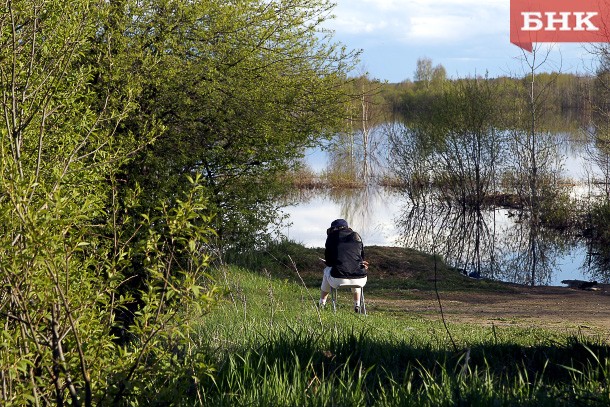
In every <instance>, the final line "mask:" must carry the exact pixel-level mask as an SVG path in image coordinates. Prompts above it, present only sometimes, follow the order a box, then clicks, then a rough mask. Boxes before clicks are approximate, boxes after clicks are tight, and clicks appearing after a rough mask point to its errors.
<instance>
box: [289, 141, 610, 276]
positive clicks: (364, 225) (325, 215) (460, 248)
mask: <svg viewBox="0 0 610 407" xmlns="http://www.w3.org/2000/svg"><path fill="white" fill-rule="evenodd" d="M563 148H565V151H563V157H564V160H563V163H562V166H563V176H564V177H566V178H568V179H570V180H573V181H574V183H575V185H574V187H573V188H572V193H571V194H572V196H580V197H582V196H584V195H587V194H589V193H591V191H590V187H586V186H585V185H586V184H585V183H584V181H583V180H585V179H586V178H587V177H590V176H591V174H592V169H591V168H590V166H588V163H587V160H586V158H584V156H583V155H582V154H581V152H582V149H579V148H578V147H574V146H570V145H569V144H567V145H564V147H563ZM326 160H327V157H326V155H325V154H324V153H323V152H321V151H310V152H309V153H308V156H307V161H308V164H309V165H310V167H311V168H313V169H314V170H316V171H318V172H319V171H321V170H322V169H323V168H324V165H325V163H326ZM295 201H296V202H297V203H295V204H291V205H288V206H286V207H285V208H284V210H283V211H284V213H285V214H287V215H288V216H289V222H288V223H287V225H286V226H285V227H284V229H283V230H282V232H283V234H284V235H285V236H286V237H287V238H288V239H290V240H294V241H296V242H299V243H302V244H304V245H305V246H307V247H323V246H324V242H325V239H326V229H327V228H328V227H329V225H330V222H331V221H332V220H334V219H337V218H344V219H347V220H348V222H349V223H350V226H351V227H352V228H353V229H354V230H356V231H358V232H359V233H360V234H361V235H362V238H363V241H364V243H365V245H366V246H398V247H410V248H414V249H417V250H422V251H425V252H428V253H437V254H439V255H441V256H442V257H443V259H444V260H445V262H446V263H448V264H449V265H450V266H452V267H455V268H456V272H462V273H464V274H471V275H475V276H481V277H484V278H493V279H497V280H501V281H508V282H514V283H521V284H531V285H550V286H561V285H562V283H561V281H562V280H566V279H578V280H589V281H593V280H596V281H598V282H608V280H609V279H608V277H607V276H608V275H609V274H610V272H608V270H604V269H600V267H599V266H596V263H595V261H592V255H591V252H592V249H591V248H590V247H589V245H588V243H587V240H586V239H584V238H579V237H574V236H563V235H562V234H561V233H559V232H556V231H549V230H541V231H539V230H537V229H536V230H532V229H531V228H529V227H528V224H527V221H526V220H525V219H521V218H520V217H519V215H518V214H517V213H515V211H514V210H509V209H502V208H497V209H492V210H486V211H482V212H479V213H472V212H463V211H461V210H455V209H447V208H443V207H440V208H439V207H435V208H431V207H419V206H414V205H413V203H412V202H411V201H410V200H409V199H408V198H407V197H406V196H404V195H402V194H401V193H400V192H398V191H397V190H394V189H390V188H383V187H379V186H369V187H366V188H362V189H353V190H340V191H339V190H334V189H319V190H314V191H305V192H302V193H301V194H300V196H299V197H298V198H297V199H296V200H295ZM593 260H594V259H593ZM372 270H374V268H373V269H372Z"/></svg>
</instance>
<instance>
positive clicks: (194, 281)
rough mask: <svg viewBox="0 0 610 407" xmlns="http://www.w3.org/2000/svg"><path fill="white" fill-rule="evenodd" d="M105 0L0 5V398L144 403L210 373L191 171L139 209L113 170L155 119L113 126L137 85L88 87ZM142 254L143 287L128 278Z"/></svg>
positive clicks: (199, 224) (197, 200)
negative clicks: (202, 345) (197, 344)
mask: <svg viewBox="0 0 610 407" xmlns="http://www.w3.org/2000/svg"><path fill="white" fill-rule="evenodd" d="M106 6H108V3H107V2H103V1H101V2H100V1H52V0H50V1H45V0H37V1H29V0H28V1H12V2H7V3H6V7H7V8H6V9H3V10H2V12H1V14H0V43H1V44H2V46H1V47H0V93H1V97H0V110H1V111H2V116H3V118H4V119H3V120H2V122H1V123H2V124H1V125H0V321H1V324H2V352H0V386H1V387H0V400H1V402H0V403H1V404H2V405H6V406H12V405H15V406H21V405H51V404H56V405H64V404H72V405H86V406H92V405H94V404H95V405H100V404H113V405H123V404H131V405H135V404H137V403H138V402H140V401H141V402H143V403H144V404H148V403H147V402H146V401H151V400H155V399H162V398H163V397H166V399H169V398H170V397H169V396H167V393H168V389H174V388H175V387H176V386H181V388H186V387H189V388H192V386H193V382H194V380H195V377H200V376H201V375H204V374H207V373H209V372H210V370H209V365H208V364H207V363H205V360H204V359H203V357H202V356H201V355H199V354H197V353H195V352H193V351H192V347H190V344H191V342H190V339H189V338H190V337H189V330H188V325H189V324H188V321H189V318H188V317H190V316H193V315H201V314H202V313H203V312H205V310H207V307H208V305H209V304H210V303H211V302H212V301H213V299H214V289H213V285H212V284H211V281H210V280H209V279H207V278H206V277H205V270H206V269H207V264H208V260H209V259H208V256H207V255H206V253H207V251H206V250H207V249H206V247H207V246H206V244H207V243H206V242H207V241H208V240H207V239H209V238H210V237H211V236H213V234H212V231H211V229H210V227H209V224H210V222H211V219H210V218H207V217H202V216H201V213H202V212H205V211H206V208H205V205H206V197H205V195H204V194H203V192H202V190H203V187H202V186H201V185H200V182H199V181H200V180H199V179H195V180H191V183H190V184H189V188H188V189H186V191H187V192H184V193H180V194H176V195H175V196H174V197H173V198H172V199H171V200H167V201H165V202H164V203H163V205H162V206H161V208H160V209H159V210H157V211H155V213H156V214H158V215H154V216H144V215H143V214H140V213H138V211H137V207H138V205H139V203H140V200H141V199H142V198H141V192H139V190H138V189H137V188H133V189H131V190H127V189H124V190H123V191H122V194H121V195H119V194H118V187H117V185H118V183H120V182H121V180H120V179H118V178H117V168H118V167H120V166H121V165H123V164H126V163H127V162H128V160H129V158H130V156H131V155H133V153H134V152H135V151H137V150H138V149H140V148H142V147H143V146H144V145H146V144H147V143H149V142H150V141H151V140H152V139H153V138H154V135H155V134H156V132H157V130H158V129H156V126H155V124H154V120H151V121H150V123H148V124H147V126H148V127H149V130H150V131H147V132H143V133H140V134H138V140H136V139H135V137H133V134H132V133H130V132H124V133H121V135H120V137H119V136H118V134H117V132H116V130H117V128H119V127H120V126H121V123H122V121H123V120H125V117H126V116H128V115H130V114H133V113H134V112H135V110H136V106H135V105H134V104H133V103H132V101H131V100H130V98H129V96H130V94H131V93H132V92H137V86H130V85H129V84H130V82H129V81H126V82H125V84H124V86H123V87H122V88H121V91H117V92H114V91H112V90H111V89H108V88H103V87H97V88H96V87H95V86H93V85H92V84H93V83H94V82H95V80H96V72H97V69H98V68H97V66H96V62H98V61H102V60H103V61H104V62H105V63H108V64H109V65H111V64H112V58H113V54H112V53H109V54H108V53H101V52H99V51H100V48H97V45H99V43H98V42H97V40H98V38H97V37H96V36H97V35H98V34H99V33H100V32H101V28H100V25H101V24H102V23H103V22H104V21H106V20H105V19H106V18H107V17H108V16H107V15H106V14H105V13H106V11H108V10H107V7H106ZM96 52H97V53H96ZM92 54H95V56H96V57H97V58H98V59H97V60H95V58H93V60H92ZM113 74H114V75H118V73H117V72H116V71H115V72H113ZM100 100H101V101H104V102H103V103H100ZM178 198H181V199H180V200H179V199H178ZM119 200H120V201H121V202H120V203H119ZM138 231H145V234H146V237H145V238H144V239H134V234H135V233H137V232H138ZM137 243H142V244H141V245H138V244H137ZM139 258H143V259H144V262H143V266H144V267H143V268H142V269H141V270H139V271H140V272H141V275H140V276H139V278H140V280H139V282H140V283H141V284H140V285H139V286H138V288H139V290H140V292H138V291H136V290H135V289H132V290H125V289H124V288H125V287H126V286H127V285H128V284H129V282H130V281H131V280H132V278H133V277H132V275H130V272H131V271H132V270H133V262H134V260H135V259H139ZM134 303H135V304H137V306H136V307H133V304H134ZM127 312H131V313H133V315H132V318H131V323H130V324H124V321H119V319H118V318H117V315H119V314H125V313H127ZM119 322H121V323H119ZM121 329H122V330H124V331H125V333H124V334H123V335H122V338H123V339H124V340H123V341H118V340H117V338H116V337H115V336H114V333H116V332H117V331H118V330H121ZM168 372H171V373H172V374H171V375H170V374H167V377H166V376H164V375H163V373H168ZM160 373H161V375H160Z"/></svg>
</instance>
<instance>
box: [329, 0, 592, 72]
mask: <svg viewBox="0 0 610 407" xmlns="http://www.w3.org/2000/svg"><path fill="white" fill-rule="evenodd" d="M335 2H336V3H337V6H336V7H335V9H334V10H333V14H334V15H335V18H334V19H332V20H330V21H328V22H327V23H326V24H325V27H326V28H329V29H332V30H333V31H334V33H335V35H334V38H335V40H337V41H339V42H341V43H343V44H345V45H346V46H347V47H348V48H350V49H361V50H362V55H361V58H360V59H361V63H360V65H359V67H358V68H357V71H358V72H356V73H361V72H368V74H369V76H370V77H371V78H375V79H380V80H387V81H389V82H401V81H404V80H407V79H409V80H413V74H414V72H415V68H416V65H417V60H418V58H424V57H425V58H430V59H431V60H432V63H433V65H434V66H436V65H439V64H440V65H442V66H444V67H445V69H446V71H447V76H448V77H450V78H464V77H472V76H484V75H485V74H488V75H489V76H490V77H497V76H504V75H507V76H523V75H524V74H525V73H526V72H527V70H528V69H529V68H528V66H527V64H525V63H524V60H523V59H524V57H528V58H531V54H529V53H527V52H525V55H524V51H522V50H521V49H520V48H518V47H517V46H515V45H513V44H511V43H510V14H509V13H510V0H335ZM539 46H540V47H541V48H540V51H539V52H540V53H541V52H544V54H546V51H547V49H550V54H549V58H548V59H547V63H545V64H544V66H542V67H541V68H540V69H539V72H544V71H547V72H548V71H561V72H564V73H580V74H587V73H591V72H592V66H594V64H595V60H594V58H593V56H592V55H591V53H590V52H588V51H587V49H586V47H585V44H577V43H571V44H569V43H562V44H540V45H539ZM540 53H539V55H541V54H540Z"/></svg>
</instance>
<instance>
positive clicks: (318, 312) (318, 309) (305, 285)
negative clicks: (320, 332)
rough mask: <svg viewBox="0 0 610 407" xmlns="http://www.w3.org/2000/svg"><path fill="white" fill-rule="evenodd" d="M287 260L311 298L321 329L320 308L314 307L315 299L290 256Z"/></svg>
mask: <svg viewBox="0 0 610 407" xmlns="http://www.w3.org/2000/svg"><path fill="white" fill-rule="evenodd" d="M288 258H289V259H290V263H291V264H292V268H293V269H294V271H295V272H296V273H297V276H298V277H299V280H301V283H302V284H303V287H305V291H306V292H307V293H308V294H309V297H310V298H311V301H312V302H313V303H314V308H315V309H316V313H317V314H318V321H320V327H321V328H323V327H324V325H323V324H322V314H321V313H320V308H319V307H316V306H315V302H316V299H315V298H314V297H313V296H312V295H311V293H310V292H309V290H308V289H307V284H305V281H304V280H303V277H301V273H299V269H298V268H297V265H296V264H295V262H294V260H292V257H290V255H288Z"/></svg>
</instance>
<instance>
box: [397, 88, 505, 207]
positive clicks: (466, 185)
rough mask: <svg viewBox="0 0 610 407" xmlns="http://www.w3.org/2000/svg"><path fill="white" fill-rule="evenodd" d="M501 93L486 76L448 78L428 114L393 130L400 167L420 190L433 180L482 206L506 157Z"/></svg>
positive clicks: (451, 199)
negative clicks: (500, 101) (454, 80)
mask: <svg viewBox="0 0 610 407" xmlns="http://www.w3.org/2000/svg"><path fill="white" fill-rule="evenodd" d="M498 99H499V90H498V88H497V86H496V84H495V83H493V82H491V81H489V80H487V79H465V80H461V81H458V82H454V83H451V84H447V85H446V86H445V87H444V89H443V91H442V92H441V93H439V94H438V96H437V97H436V98H435V101H434V102H433V104H434V106H433V107H432V109H430V111H429V112H427V113H426V114H425V115H424V117H420V118H418V119H417V120H416V121H415V122H414V123H409V124H408V126H406V127H404V129H403V131H402V132H395V133H394V134H392V135H391V137H390V143H391V146H392V165H393V168H394V170H395V172H396V173H397V174H398V175H399V176H401V177H402V178H403V179H404V181H405V184H406V185H408V186H409V187H412V188H414V189H415V190H417V188H421V186H423V185H424V184H426V185H427V184H428V183H430V184H431V185H433V186H434V187H435V191H437V192H439V193H440V194H441V197H442V199H443V200H445V201H447V202H448V203H450V204H451V205H453V204H455V205H458V206H462V207H467V208H473V209H480V208H481V207H482V206H483V204H484V202H485V199H486V198H487V197H488V196H489V194H491V193H494V192H495V181H496V170H497V168H498V166H500V165H501V163H502V162H503V160H504V158H503V155H502V149H501V145H502V141H503V137H504V133H503V132H500V131H498V126H497V123H498V122H499V117H498V106H499V104H498ZM410 193H411V194H413V195H415V194H414V193H413V192H410Z"/></svg>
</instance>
